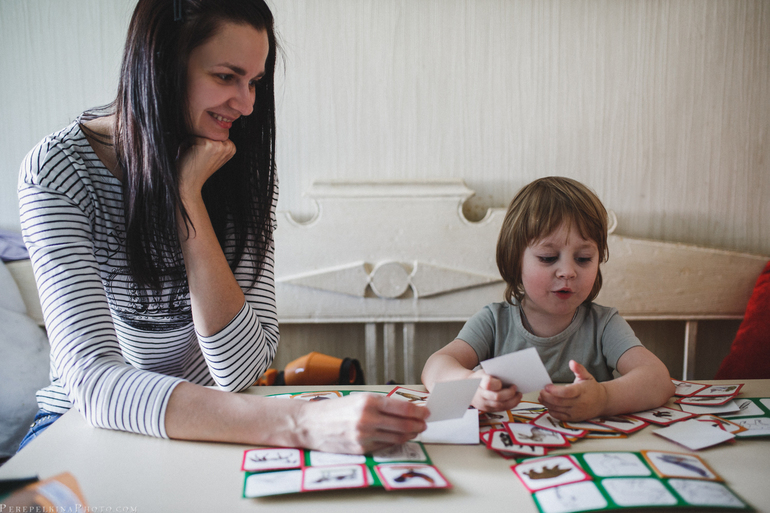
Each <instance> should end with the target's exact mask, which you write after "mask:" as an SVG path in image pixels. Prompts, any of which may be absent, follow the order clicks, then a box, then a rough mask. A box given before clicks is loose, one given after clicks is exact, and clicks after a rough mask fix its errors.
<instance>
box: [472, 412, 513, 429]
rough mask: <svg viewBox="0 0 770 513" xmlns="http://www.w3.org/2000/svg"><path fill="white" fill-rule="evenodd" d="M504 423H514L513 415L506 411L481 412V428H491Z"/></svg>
mask: <svg viewBox="0 0 770 513" xmlns="http://www.w3.org/2000/svg"><path fill="white" fill-rule="evenodd" d="M503 422H513V415H511V412H510V411H508V410H505V411H481V410H479V426H489V425H492V424H500V423H503Z"/></svg>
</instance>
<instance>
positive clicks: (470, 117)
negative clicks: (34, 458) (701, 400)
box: [0, 0, 770, 255]
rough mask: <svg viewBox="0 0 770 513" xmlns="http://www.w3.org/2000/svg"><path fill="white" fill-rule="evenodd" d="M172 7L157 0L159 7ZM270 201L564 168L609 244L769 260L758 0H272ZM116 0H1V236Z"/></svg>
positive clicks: (100, 96)
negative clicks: (596, 205)
mask: <svg viewBox="0 0 770 513" xmlns="http://www.w3.org/2000/svg"><path fill="white" fill-rule="evenodd" d="M169 1H170V0H169ZM272 4H273V5H274V12H275V15H276V20H277V26H278V30H279V31H280V35H281V39H282V42H283V49H284V64H285V69H284V72H283V73H284V74H283V75H282V76H281V81H280V87H279V98H278V104H279V111H278V118H279V119H278V123H279V139H278V145H279V146H278V149H279V155H278V159H279V166H280V176H281V199H280V208H281V209H283V210H291V211H293V212H294V213H295V214H296V215H297V216H299V217H304V218H308V217H310V216H312V214H313V212H314V206H313V205H312V204H311V203H310V201H309V200H307V199H305V198H303V197H302V192H303V191H304V190H306V189H307V188H308V187H309V185H310V184H311V183H312V182H313V181H314V180H318V179H336V178H340V179H342V178H344V179H361V180H366V179H410V178H419V179H426V178H443V177H458V178H463V179H464V180H465V181H466V183H467V184H468V185H469V187H471V188H472V189H474V190H476V191H477V196H476V197H475V198H473V199H471V200H470V201H469V203H468V204H467V205H466V211H467V213H468V214H469V215H470V216H471V217H481V215H482V214H483V211H484V210H485V209H486V208H487V207H490V206H495V207H504V206H506V205H507V203H508V201H509V200H510V198H511V197H512V196H513V195H514V193H515V192H516V190H518V188H519V187H521V186H522V185H523V184H525V183H526V182H528V181H530V180H532V179H534V178H536V177H539V176H543V175H548V174H562V175H567V176H571V177H574V178H577V179H579V180H582V181H584V182H585V183H587V184H588V185H589V186H591V187H592V188H594V189H595V190H596V191H597V192H598V194H599V196H600V197H601V198H602V199H603V200H604V202H605V204H606V205H607V207H609V208H612V209H614V210H615V211H616V212H617V214H618V219H619V225H618V228H617V232H616V233H619V234H621V235H628V236H633V237H643V238H652V239H661V240H667V241H681V242H687V243H694V244H699V245H704V246H710V247H717V248H725V249H732V250H739V251H745V252H751V253H758V254H765V255H770V199H769V198H770V2H767V1H761V0H756V1H748V0H711V1H706V0H662V1H657V2H651V1H647V0H639V1H631V0H627V1H612V0H607V1H601V0H585V1H577V0H570V1H555V0H551V1H547V0H464V1H461V0H313V1H301V0H280V1H278V0H274V1H273V2H272ZM133 5H134V1H133V0H110V1H109V2H104V1H103V0H0V69H1V70H2V78H0V98H2V101H0V120H2V124H0V228H6V229H15V230H18V223H19V221H18V213H17V210H16V196H15V188H16V179H17V173H18V166H19V163H20V161H21V160H22V158H23V157H24V154H25V153H26V152H27V151H28V150H29V149H30V148H31V147H32V146H33V145H34V144H35V143H36V142H37V141H39V140H40V139H41V138H42V137H44V136H45V135H46V134H48V133H50V132H52V131H54V130H56V129H58V128H60V127H61V126H63V125H65V124H66V123H68V122H69V121H71V120H72V119H73V118H74V117H75V116H76V115H77V114H78V113H79V112H80V111H82V110H83V109H85V108H87V107H91V106H95V105H99V104H103V103H106V102H108V101H110V100H111V99H112V97H113V95H114V92H115V88H116V77H117V71H118V66H119V61H120V53H121V49H122V44H123V39H124V36H125V30H126V27H127V24H128V18H129V15H130V11H131V10H132V8H133Z"/></svg>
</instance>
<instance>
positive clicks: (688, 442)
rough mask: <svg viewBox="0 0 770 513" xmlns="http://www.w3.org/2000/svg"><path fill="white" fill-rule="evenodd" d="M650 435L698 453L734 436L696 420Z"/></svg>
mask: <svg viewBox="0 0 770 513" xmlns="http://www.w3.org/2000/svg"><path fill="white" fill-rule="evenodd" d="M652 434H654V435H657V436H662V437H663V438H667V439H668V440H671V441H672V442H674V443H677V444H679V445H682V446H684V447H687V448H688V449H690V450H691V451H699V450H701V449H705V448H706V447H711V446H714V445H718V444H721V443H724V442H731V441H732V440H734V439H735V435H734V434H732V433H728V432H727V431H725V430H724V429H722V427H721V426H717V427H715V426H713V425H711V424H709V423H706V422H700V421H699V420H698V419H690V420H685V421H684V422H679V423H677V424H674V425H672V426H666V427H664V428H660V429H658V430H656V431H653V432H652Z"/></svg>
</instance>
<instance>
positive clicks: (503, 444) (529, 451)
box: [484, 429, 548, 457]
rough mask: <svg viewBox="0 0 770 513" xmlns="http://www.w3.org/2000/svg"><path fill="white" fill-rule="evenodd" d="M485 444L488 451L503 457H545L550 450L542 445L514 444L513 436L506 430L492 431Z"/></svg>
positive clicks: (485, 438)
mask: <svg viewBox="0 0 770 513" xmlns="http://www.w3.org/2000/svg"><path fill="white" fill-rule="evenodd" d="M484 443H485V444H486V446H487V448H488V449H492V450H493V451H496V452H498V453H503V455H517V456H519V457H533V456H545V455H546V454H547V452H548V450H547V449H546V448H545V447H544V446H542V445H522V444H517V443H516V442H514V440H513V438H512V437H511V434H510V433H509V432H508V431H507V430H505V429H499V430H494V431H490V432H488V433H487V436H486V437H484Z"/></svg>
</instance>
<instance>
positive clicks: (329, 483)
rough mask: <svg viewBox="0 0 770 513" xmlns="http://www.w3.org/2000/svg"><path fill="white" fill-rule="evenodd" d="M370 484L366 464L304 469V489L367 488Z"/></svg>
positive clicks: (309, 490) (308, 490) (311, 490)
mask: <svg viewBox="0 0 770 513" xmlns="http://www.w3.org/2000/svg"><path fill="white" fill-rule="evenodd" d="M368 485H369V480H368V472H367V470H366V465H335V466H330V467H305V468H304V469H302V491H303V492H313V491H318V490H333V489H337V490H339V489H342V488H365V487H367V486H368Z"/></svg>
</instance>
